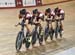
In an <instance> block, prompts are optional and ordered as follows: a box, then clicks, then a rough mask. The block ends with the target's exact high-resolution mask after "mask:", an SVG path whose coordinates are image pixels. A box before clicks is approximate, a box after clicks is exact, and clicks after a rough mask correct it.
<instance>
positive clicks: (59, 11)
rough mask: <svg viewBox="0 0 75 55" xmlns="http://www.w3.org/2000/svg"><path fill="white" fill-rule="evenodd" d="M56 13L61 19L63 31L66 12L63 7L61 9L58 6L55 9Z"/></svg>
mask: <svg viewBox="0 0 75 55" xmlns="http://www.w3.org/2000/svg"><path fill="white" fill-rule="evenodd" d="M54 12H55V15H56V19H60V20H61V26H62V31H63V21H64V18H65V12H64V10H63V9H60V8H59V7H56V8H55V9H54Z"/></svg>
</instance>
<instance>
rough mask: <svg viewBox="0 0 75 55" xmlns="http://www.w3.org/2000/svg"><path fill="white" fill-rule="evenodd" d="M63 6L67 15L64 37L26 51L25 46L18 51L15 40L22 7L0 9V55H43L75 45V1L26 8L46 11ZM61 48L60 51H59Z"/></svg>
mask: <svg viewBox="0 0 75 55" xmlns="http://www.w3.org/2000/svg"><path fill="white" fill-rule="evenodd" d="M57 6H59V7H61V8H62V9H64V10H65V13H66V16H65V21H64V35H63V39H62V40H60V39H58V40H57V41H53V42H50V43H48V44H46V45H45V46H40V47H38V48H33V49H32V50H30V51H27V52H26V51H25V48H24V46H23V47H22V51H21V52H19V53H16V50H15V40H16V36H17V33H18V32H19V30H20V26H18V27H15V26H14V25H15V24H16V23H17V22H18V13H19V10H20V9H1V10H0V55H41V54H42V53H43V54H45V55H46V54H49V55H50V54H51V53H53V54H54V53H56V52H55V51H57V52H60V51H63V50H65V49H67V48H71V47H75V1H70V2H66V3H60V4H55V5H47V6H42V7H32V8H26V9H28V10H30V11H31V10H32V9H34V8H38V9H39V10H41V11H44V10H45V9H46V8H48V7H51V8H52V9H53V8H55V7H57ZM59 50H60V51H59Z"/></svg>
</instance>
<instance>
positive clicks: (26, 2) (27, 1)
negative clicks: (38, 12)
mask: <svg viewBox="0 0 75 55" xmlns="http://www.w3.org/2000/svg"><path fill="white" fill-rule="evenodd" d="M22 3H23V6H34V5H36V1H35V0H22Z"/></svg>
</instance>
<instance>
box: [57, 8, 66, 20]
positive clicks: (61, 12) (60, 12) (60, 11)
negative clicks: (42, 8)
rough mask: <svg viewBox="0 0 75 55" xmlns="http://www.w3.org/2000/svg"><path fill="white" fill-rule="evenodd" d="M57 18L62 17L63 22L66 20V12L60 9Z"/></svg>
mask: <svg viewBox="0 0 75 55" xmlns="http://www.w3.org/2000/svg"><path fill="white" fill-rule="evenodd" d="M57 16H58V17H60V19H61V20H64V17H65V12H64V10H62V9H59V10H58V14H57Z"/></svg>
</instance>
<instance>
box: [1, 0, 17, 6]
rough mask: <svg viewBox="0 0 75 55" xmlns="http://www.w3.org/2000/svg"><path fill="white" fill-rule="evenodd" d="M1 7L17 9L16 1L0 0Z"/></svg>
mask: <svg viewBox="0 0 75 55" xmlns="http://www.w3.org/2000/svg"><path fill="white" fill-rule="evenodd" d="M0 7H16V4H15V0H0Z"/></svg>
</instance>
